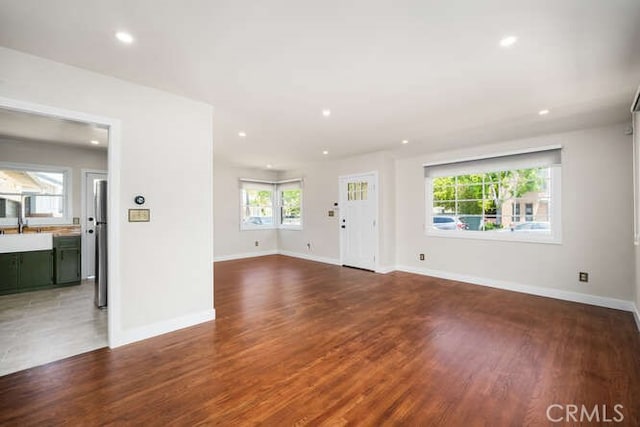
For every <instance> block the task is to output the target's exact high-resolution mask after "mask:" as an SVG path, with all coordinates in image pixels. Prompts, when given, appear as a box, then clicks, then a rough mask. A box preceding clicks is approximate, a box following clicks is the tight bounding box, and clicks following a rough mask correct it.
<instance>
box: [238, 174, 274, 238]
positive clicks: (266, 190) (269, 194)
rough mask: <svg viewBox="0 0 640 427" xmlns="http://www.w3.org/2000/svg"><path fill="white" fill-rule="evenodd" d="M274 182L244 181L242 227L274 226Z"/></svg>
mask: <svg viewBox="0 0 640 427" xmlns="http://www.w3.org/2000/svg"><path fill="white" fill-rule="evenodd" d="M274 190H275V188H274V185H273V184H265V183H258V182H243V183H242V189H241V194H240V198H241V228H242V229H253V228H273V226H274V222H273V193H274Z"/></svg>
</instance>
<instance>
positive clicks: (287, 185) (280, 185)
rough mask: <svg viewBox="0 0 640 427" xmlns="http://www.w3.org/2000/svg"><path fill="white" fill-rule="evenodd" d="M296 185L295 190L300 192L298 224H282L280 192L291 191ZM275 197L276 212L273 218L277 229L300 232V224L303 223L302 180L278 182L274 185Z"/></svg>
mask: <svg viewBox="0 0 640 427" xmlns="http://www.w3.org/2000/svg"><path fill="white" fill-rule="evenodd" d="M296 183H297V189H299V190H300V224H284V223H283V222H282V221H283V216H282V213H283V203H282V192H283V191H285V190H289V189H292V187H294V186H295V184H296ZM276 197H277V199H278V200H277V202H278V203H277V212H276V214H275V216H276V217H277V221H278V227H277V228H279V229H281V230H302V224H303V221H304V191H303V188H302V180H301V179H293V180H285V181H278V182H277V183H276Z"/></svg>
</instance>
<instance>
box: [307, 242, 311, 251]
mask: <svg viewBox="0 0 640 427" xmlns="http://www.w3.org/2000/svg"><path fill="white" fill-rule="evenodd" d="M307 249H308V250H311V242H309V243H307Z"/></svg>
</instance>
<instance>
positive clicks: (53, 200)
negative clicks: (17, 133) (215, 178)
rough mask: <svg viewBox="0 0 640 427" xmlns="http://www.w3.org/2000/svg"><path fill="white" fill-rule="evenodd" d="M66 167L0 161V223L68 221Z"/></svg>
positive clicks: (39, 223)
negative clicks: (19, 218)
mask: <svg viewBox="0 0 640 427" xmlns="http://www.w3.org/2000/svg"><path fill="white" fill-rule="evenodd" d="M70 174H71V171H70V169H69V168H60V167H53V166H52V167H48V166H36V165H19V164H0V224H2V225H16V224H17V221H18V216H21V217H22V218H23V220H24V221H25V223H27V224H30V225H46V224H66V223H69V222H70V217H71V211H70V210H71V209H70V205H69V200H70V197H69V193H70V190H69V187H70V184H69V182H70Z"/></svg>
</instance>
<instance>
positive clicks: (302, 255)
mask: <svg viewBox="0 0 640 427" xmlns="http://www.w3.org/2000/svg"><path fill="white" fill-rule="evenodd" d="M278 253H279V254H280V255H285V256H290V257H294V258H301V259H306V260H308V261H316V262H322V263H325V264H333V265H342V264H340V260H339V259H335V258H326V257H320V256H316V255H312V254H305V253H301V252H291V251H278Z"/></svg>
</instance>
